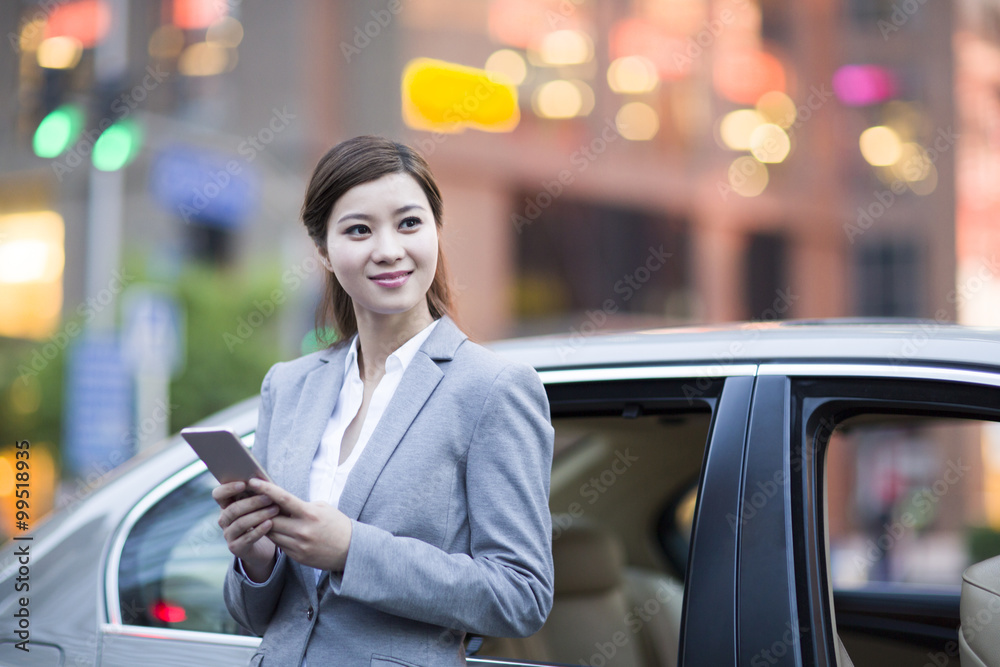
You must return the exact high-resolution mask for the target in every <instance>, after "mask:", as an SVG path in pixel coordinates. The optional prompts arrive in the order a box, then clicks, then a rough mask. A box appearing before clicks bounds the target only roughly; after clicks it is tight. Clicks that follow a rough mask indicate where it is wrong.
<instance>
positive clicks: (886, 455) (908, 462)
mask: <svg viewBox="0 0 1000 667" xmlns="http://www.w3.org/2000/svg"><path fill="white" fill-rule="evenodd" d="M997 422H1000V374H998V373H997V371H996V369H991V368H979V369H972V368H951V367H948V366H947V365H945V364H938V365H933V366H932V365H926V366H917V365H890V364H885V365H880V364H877V363H872V364H855V363H851V364H846V363H845V364H836V363H822V364H821V363H814V364H809V363H798V364H763V365H761V367H760V369H759V373H758V378H757V383H756V387H755V389H754V395H753V406H752V409H751V415H750V426H749V437H748V447H747V451H746V463H745V469H744V475H743V481H742V489H741V492H740V513H739V516H740V521H739V524H738V538H737V542H738V546H737V548H738V551H739V557H738V581H739V584H738V599H737V609H738V613H737V624H738V655H739V664H741V665H754V666H756V665H836V664H846V660H847V658H846V657H845V656H844V655H843V653H842V652H844V651H846V654H847V656H849V658H850V660H852V661H853V663H854V664H855V665H858V667H862V666H863V665H878V664H893V665H911V664H912V665H924V664H935V665H947V664H952V665H957V664H958V658H957V648H958V646H957V632H956V631H957V627H958V625H959V609H958V602H959V591H960V583H961V579H960V577H961V570H962V569H963V568H964V567H965V566H966V565H968V564H969V562H970V561H971V560H975V559H977V558H978V556H977V555H976V554H977V553H978V554H979V555H980V556H982V555H985V554H984V553H983V552H982V550H980V551H979V552H977V551H975V550H972V549H971V548H967V547H966V546H965V545H964V535H965V533H964V531H967V530H970V528H973V527H970V526H964V525H962V524H963V522H965V521H966V520H967V519H968V518H970V517H974V516H976V515H977V514H976V513H977V511H979V510H975V508H976V507H980V508H982V506H984V505H985V504H986V503H985V502H984V500H983V498H985V496H984V495H983V488H984V485H985V484H986V483H987V482H989V480H988V479H987V478H986V477H985V473H984V472H982V471H980V468H981V467H982V466H979V465H970V462H971V461H973V459H972V458H970V457H972V456H978V455H979V453H980V452H986V451H987V444H988V440H989V438H991V437H995V434H996V427H997ZM983 456H985V454H983ZM845 490H846V492H845ZM858 508H861V510H862V511H859V510H858ZM970 510H975V511H970ZM980 514H982V516H983V517H985V512H980ZM994 521H995V517H994ZM994 525H995V524H994ZM994 533H995V534H1000V533H996V531H994ZM969 534H972V533H971V532H970V533H969ZM994 548H995V547H994ZM988 550H989V549H988V548H987V552H988ZM841 644H842V646H841Z"/></svg>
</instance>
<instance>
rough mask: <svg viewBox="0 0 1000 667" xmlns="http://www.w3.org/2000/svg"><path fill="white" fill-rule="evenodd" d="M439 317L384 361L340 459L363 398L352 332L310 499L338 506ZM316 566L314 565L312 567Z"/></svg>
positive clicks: (315, 466) (312, 472)
mask: <svg viewBox="0 0 1000 667" xmlns="http://www.w3.org/2000/svg"><path fill="white" fill-rule="evenodd" d="M438 321H439V320H434V321H433V322H431V323H430V324H428V325H427V326H426V327H425V328H424V329H423V330H422V331H420V333H418V334H416V335H415V336H413V337H412V338H410V340H408V341H406V342H405V343H403V344H402V345H401V346H400V347H399V349H398V350H396V351H395V352H393V353H392V354H390V355H389V356H388V358H387V359H386V360H385V375H384V376H383V377H382V379H381V380H379V383H378V385H377V386H376V387H375V391H374V392H373V393H372V397H371V403H370V404H369V406H368V411H367V413H365V421H364V424H363V425H362V426H361V432H360V433H359V434H358V441H357V442H356V443H355V444H354V449H353V450H351V453H350V455H349V456H348V457H347V460H346V461H344V462H343V463H339V461H340V444H341V441H342V440H343V439H344V432H345V431H346V430H347V427H348V426H350V424H351V421H353V420H354V417H355V416H356V415H357V414H358V410H360V409H361V399H362V398H363V397H364V391H365V384H364V382H363V381H362V380H361V374H360V372H359V370H358V335H357V334H354V338H353V339H351V348H350V349H349V350H348V351H347V357H346V358H345V359H344V383H343V385H342V386H341V387H340V395H339V396H338V397H337V404H336V405H335V406H334V408H333V415H331V417H330V421H329V422H327V425H326V430H324V431H323V437H322V438H321V439H320V443H319V448H318V449H317V450H316V456H315V457H313V462H312V468H311V469H310V470H309V500H310V502H311V501H315V500H324V501H326V502H328V503H329V504H331V505H333V506H334V507H337V506H338V505H339V503H340V495H341V494H342V493H343V491H344V485H345V484H347V476H348V475H350V474H351V470H353V469H354V464H355V463H357V461H358V458H360V456H361V453H362V452H363V451H364V449H365V446H366V445H367V444H368V440H369V439H370V438H371V435H372V431H374V430H375V427H376V426H377V425H378V423H379V420H380V419H381V418H382V413H383V412H385V408H386V406H387V405H389V400H390V399H391V398H392V396H393V394H395V393H396V388H397V387H399V382H400V380H402V378H403V372H404V371H405V370H406V368H407V367H408V366H409V365H410V362H411V361H413V357H414V356H416V354H417V350H419V349H420V346H421V345H423V343H424V341H425V340H427V337H428V336H430V335H431V332H432V331H433V330H434V327H435V326H436V325H437V323H438ZM314 569H315V568H314ZM320 574H321V570H316V581H317V582H319V577H320Z"/></svg>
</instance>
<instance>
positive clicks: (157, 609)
mask: <svg viewBox="0 0 1000 667" xmlns="http://www.w3.org/2000/svg"><path fill="white" fill-rule="evenodd" d="M153 616H154V617H155V618H156V620H158V621H163V622H164V623H180V622H181V621H186V620H187V612H186V611H184V607H180V606H178V605H172V604H168V603H166V602H164V601H163V600H157V601H156V602H155V603H154V604H153Z"/></svg>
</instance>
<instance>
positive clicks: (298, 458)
mask: <svg viewBox="0 0 1000 667" xmlns="http://www.w3.org/2000/svg"><path fill="white" fill-rule="evenodd" d="M347 349H348V348H347V346H346V345H344V346H342V347H341V348H339V349H334V350H331V352H330V354H329V355H324V356H323V357H321V358H322V360H323V361H325V362H326V363H324V364H323V365H321V366H319V367H317V368H315V369H313V370H312V371H311V372H310V373H309V375H307V376H306V379H305V382H304V383H303V386H302V393H301V394H300V395H299V403H298V406H296V408H295V421H294V422H293V429H294V431H293V434H292V435H291V437H293V438H294V439H295V441H294V442H287V443H286V447H285V452H284V453H285V456H284V457H282V460H281V461H280V463H278V462H276V463H278V467H280V469H281V472H280V473H279V479H280V482H279V483H280V484H281V486H283V487H284V488H285V489H286V490H287V491H290V492H291V493H293V494H295V495H296V496H298V497H299V498H302V499H303V500H305V501H308V500H309V469H310V468H311V467H312V462H313V458H315V456H316V450H317V449H319V442H320V439H321V438H322V437H323V431H324V430H326V425H327V424H328V423H329V421H330V416H331V415H333V408H334V407H335V406H336V405H337V398H338V396H339V395H340V388H341V386H343V384H344V359H345V357H346V356H347ZM275 481H278V480H275Z"/></svg>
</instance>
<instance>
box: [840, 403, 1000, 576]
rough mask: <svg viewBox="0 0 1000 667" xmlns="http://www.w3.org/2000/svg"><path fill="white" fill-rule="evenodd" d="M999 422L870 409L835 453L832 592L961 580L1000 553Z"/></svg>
mask: <svg viewBox="0 0 1000 667" xmlns="http://www.w3.org/2000/svg"><path fill="white" fill-rule="evenodd" d="M998 450H1000V424H997V423H993V422H984V421H978V420H974V419H953V418H934V417H916V416H891V415H862V416H859V417H855V418H852V419H849V420H847V421H845V422H843V423H842V424H841V425H840V426H838V427H837V429H836V430H835V431H834V433H833V435H832V437H831V440H830V444H829V447H828V449H827V463H826V485H827V526H828V533H829V545H830V572H831V578H832V581H833V586H834V588H835V589H836V588H852V587H864V586H868V585H871V584H878V585H881V584H897V585H909V584H912V585H919V586H921V587H924V586H935V585H947V586H957V585H958V584H959V583H960V582H961V575H962V571H963V570H964V569H965V568H966V567H968V566H969V565H970V564H972V563H974V562H978V561H981V560H984V559H986V558H989V557H991V556H993V555H996V554H998V553H1000V511H998V510H1000V508H998V507H997V503H996V498H997V495H996V494H997V493H998V491H1000V488H998V483H1000V456H998V454H1000V451H998Z"/></svg>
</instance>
